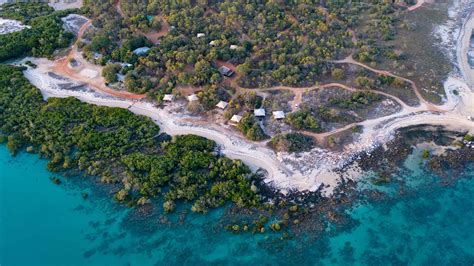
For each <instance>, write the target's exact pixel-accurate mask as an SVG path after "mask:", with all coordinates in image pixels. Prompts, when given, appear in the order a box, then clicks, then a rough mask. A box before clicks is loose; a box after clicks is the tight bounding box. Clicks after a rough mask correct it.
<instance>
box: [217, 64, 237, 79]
mask: <svg viewBox="0 0 474 266" xmlns="http://www.w3.org/2000/svg"><path fill="white" fill-rule="evenodd" d="M219 73H221V75H224V76H227V77H230V76H232V75H233V74H234V71H232V69H230V68H228V67H226V66H221V67H219Z"/></svg>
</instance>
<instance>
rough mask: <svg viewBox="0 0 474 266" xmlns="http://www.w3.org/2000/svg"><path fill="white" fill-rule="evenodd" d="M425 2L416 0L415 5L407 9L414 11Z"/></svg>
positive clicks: (424, 0)
mask: <svg viewBox="0 0 474 266" xmlns="http://www.w3.org/2000/svg"><path fill="white" fill-rule="evenodd" d="M425 3H426V0H417V1H416V4H415V5H412V6H410V7H409V8H408V11H415V10H417V9H418V8H420V7H421V6H422V5H423V4H425Z"/></svg>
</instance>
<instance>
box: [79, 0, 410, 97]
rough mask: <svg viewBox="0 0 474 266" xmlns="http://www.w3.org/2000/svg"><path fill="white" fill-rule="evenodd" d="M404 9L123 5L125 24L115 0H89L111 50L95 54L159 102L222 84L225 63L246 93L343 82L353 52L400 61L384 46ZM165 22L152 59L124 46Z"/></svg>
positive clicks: (391, 4)
mask: <svg viewBox="0 0 474 266" xmlns="http://www.w3.org/2000/svg"><path fill="white" fill-rule="evenodd" d="M404 2H405V3H406V2H411V1H381V0H378V1H367V0H366V1H335V0H329V1H319V0H311V1H289V2H288V1H286V2H285V1H257V2H252V1H250V2H249V1H231V0H219V1H178V2H176V1H151V0H142V1H139V2H136V1H120V5H121V9H122V10H123V12H124V13H125V14H124V15H125V17H121V16H119V15H118V14H117V8H116V3H117V2H116V1H113V0H109V1H87V0H86V1H85V6H86V10H87V13H88V15H89V16H91V17H93V18H95V19H96V20H95V22H94V25H95V26H96V27H97V29H98V30H97V31H96V33H95V34H94V36H95V37H94V38H100V39H101V40H102V41H103V42H102V44H104V45H103V46H101V47H100V48H101V49H92V48H91V49H89V50H90V51H95V52H99V51H100V52H101V54H102V56H103V58H104V60H103V63H104V64H105V63H106V62H107V61H110V60H114V61H120V62H128V63H131V64H134V68H133V70H132V71H130V72H129V73H128V75H130V76H132V77H134V78H130V79H129V80H130V81H134V82H137V80H138V82H137V83H138V84H140V83H143V82H144V81H145V80H151V84H150V85H149V86H143V87H141V88H142V89H141V90H140V91H141V92H143V91H148V92H150V93H151V94H152V95H154V94H155V93H156V92H157V91H158V90H160V88H162V86H161V85H163V84H164V83H167V82H169V81H170V80H171V81H172V82H173V83H175V84H176V85H194V86H202V85H216V84H220V83H221V82H222V81H223V80H224V79H223V78H222V77H221V76H220V75H219V73H218V72H217V68H218V66H219V62H222V61H227V62H229V63H231V64H234V65H235V66H237V72H238V73H239V74H240V75H239V79H238V81H237V82H238V83H239V84H240V85H241V86H243V87H268V86H272V85H276V84H283V85H290V86H302V85H309V84H311V85H312V84H314V82H315V81H317V80H319V79H320V77H321V75H324V74H327V73H334V75H335V76H336V77H340V75H339V74H340V73H339V72H340V71H339V70H335V71H333V68H334V66H333V65H331V64H328V63H327V62H328V61H329V60H333V59H338V58H341V57H343V56H345V55H347V54H348V53H349V51H350V49H353V48H355V49H356V50H357V52H356V53H355V57H356V58H357V59H358V60H361V61H364V62H375V61H377V60H379V58H382V57H385V58H389V59H390V60H401V59H402V57H400V56H398V55H397V54H396V53H394V52H393V51H391V49H390V47H385V46H384V42H383V41H385V40H390V39H392V38H393V37H394V36H395V33H396V22H397V15H398V13H399V11H401V10H403V9H404V7H403V5H402V4H404ZM164 21H166V22H167V24H169V25H170V28H169V31H167V34H166V36H164V37H162V38H161V41H160V43H159V44H158V45H155V46H153V45H152V44H151V43H148V44H143V45H146V46H149V47H152V49H151V50H150V52H149V53H148V54H147V55H143V56H139V57H137V56H134V55H133V54H132V53H131V51H132V47H126V46H124V45H121V43H127V42H128V41H130V40H135V39H136V38H138V37H140V36H143V34H145V33H147V32H152V31H157V30H160V29H161V28H162V26H163V22H164ZM354 28H356V29H357V34H358V35H360V37H361V38H359V40H358V41H357V43H354V42H353V40H352V37H353V36H352V32H351V31H350V29H354ZM198 33H203V34H205V35H204V36H203V37H197V34H198ZM211 43H212V44H211ZM91 45H92V44H89V45H88V46H89V47H90V46H91ZM231 45H232V46H233V48H231ZM142 81H143V82H142ZM126 87H127V88H135V87H134V86H126ZM159 95H162V94H159Z"/></svg>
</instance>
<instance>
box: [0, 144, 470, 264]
mask: <svg viewBox="0 0 474 266" xmlns="http://www.w3.org/2000/svg"><path fill="white" fill-rule="evenodd" d="M408 161H409V162H410V164H407V167H408V168H409V169H411V170H412V171H410V172H409V174H406V173H405V174H404V175H400V178H401V179H410V182H411V183H413V184H416V185H414V187H415V188H414V189H409V190H408V191H407V192H406V193H403V195H399V194H400V193H397V192H396V191H398V190H396V189H394V193H393V196H391V197H388V198H386V199H384V200H381V201H377V202H364V203H360V204H358V205H357V206H356V207H354V208H353V209H352V210H350V214H351V217H352V218H353V220H354V226H353V227H351V228H352V229H351V230H349V231H347V230H346V231H345V232H341V233H334V232H333V233H331V234H327V235H321V236H318V237H317V238H316V240H312V241H310V242H307V241H304V240H299V239H294V240H279V239H278V238H276V237H272V235H271V234H268V235H256V236H254V235H251V234H247V235H233V234H231V233H227V232H225V231H223V230H222V228H220V227H218V221H219V217H220V216H221V215H222V212H223V211H222V210H220V211H215V212H212V213H210V214H208V215H206V216H203V215H194V214H192V213H189V214H187V215H186V216H184V215H180V214H175V215H173V216H170V217H167V216H160V215H159V214H156V215H154V216H152V218H147V219H140V218H138V217H140V216H137V215H134V214H133V213H132V211H131V210H128V209H126V208H124V207H122V206H120V205H118V204H115V203H114V202H113V201H112V200H110V197H109V196H108V195H104V194H106V193H105V192H104V191H103V190H101V189H99V188H96V187H95V186H94V185H92V184H91V182H89V181H81V180H80V178H73V179H72V180H69V181H67V180H66V179H65V178H62V180H63V183H62V184H61V185H59V186H58V185H55V184H53V183H52V182H51V181H50V180H49V177H50V176H52V174H51V173H49V172H47V171H46V162H45V161H44V160H40V159H38V157H37V156H36V155H31V154H26V153H22V154H19V155H18V156H17V157H11V156H10V155H9V153H8V151H7V149H6V147H5V146H1V145H0V265H2V266H8V265H86V264H87V265H210V264H215V265H239V264H240V265H242V264H260V265H278V264H279V265H382V264H385V265H407V264H410V265H473V263H474V236H473V233H474V178H472V177H473V176H474V174H473V173H472V172H471V173H469V175H471V176H470V177H469V176H467V177H465V178H462V179H460V180H458V181H457V182H455V183H454V184H453V185H451V186H441V185H438V184H437V183H438V182H437V181H436V179H435V178H432V177H430V176H427V175H426V174H425V173H422V172H420V171H419V169H417V168H418V163H419V160H417V159H416V158H410V159H409V160H408ZM91 188H92V189H91ZM385 189H391V188H385ZM83 192H87V193H88V194H89V197H88V198H87V199H86V200H84V199H83V198H82V196H81V193H83Z"/></svg>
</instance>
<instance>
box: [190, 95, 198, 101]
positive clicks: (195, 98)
mask: <svg viewBox="0 0 474 266" xmlns="http://www.w3.org/2000/svg"><path fill="white" fill-rule="evenodd" d="M188 101H189V102H195V101H199V98H198V97H197V95H196V94H191V95H189V96H188Z"/></svg>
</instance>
